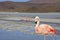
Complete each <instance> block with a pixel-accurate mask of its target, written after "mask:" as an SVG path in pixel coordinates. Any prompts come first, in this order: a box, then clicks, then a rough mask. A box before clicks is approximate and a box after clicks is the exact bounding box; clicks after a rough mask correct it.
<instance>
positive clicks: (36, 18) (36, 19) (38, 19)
mask: <svg viewBox="0 0 60 40" xmlns="http://www.w3.org/2000/svg"><path fill="white" fill-rule="evenodd" d="M38 21H40V18H39V17H38V16H36V17H35V23H36V24H37V22H38Z"/></svg>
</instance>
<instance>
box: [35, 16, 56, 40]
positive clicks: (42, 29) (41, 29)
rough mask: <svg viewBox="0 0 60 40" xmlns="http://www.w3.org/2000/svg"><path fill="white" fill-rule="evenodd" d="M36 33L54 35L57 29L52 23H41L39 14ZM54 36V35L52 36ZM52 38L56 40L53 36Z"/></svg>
mask: <svg viewBox="0 0 60 40" xmlns="http://www.w3.org/2000/svg"><path fill="white" fill-rule="evenodd" d="M35 23H36V26H35V33H37V34H43V35H52V34H53V35H54V34H56V31H55V29H54V28H52V27H51V26H50V25H47V24H41V25H39V23H40V18H39V17H38V16H36V17H35ZM51 37H52V36H51ZM52 39H53V40H54V38H53V37H52ZM44 40H46V38H45V36H44Z"/></svg>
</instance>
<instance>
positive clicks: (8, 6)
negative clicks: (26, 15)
mask: <svg viewBox="0 0 60 40" xmlns="http://www.w3.org/2000/svg"><path fill="white" fill-rule="evenodd" d="M0 11H4V12H60V3H39V4H37V3H30V2H11V1H6V2H0Z"/></svg>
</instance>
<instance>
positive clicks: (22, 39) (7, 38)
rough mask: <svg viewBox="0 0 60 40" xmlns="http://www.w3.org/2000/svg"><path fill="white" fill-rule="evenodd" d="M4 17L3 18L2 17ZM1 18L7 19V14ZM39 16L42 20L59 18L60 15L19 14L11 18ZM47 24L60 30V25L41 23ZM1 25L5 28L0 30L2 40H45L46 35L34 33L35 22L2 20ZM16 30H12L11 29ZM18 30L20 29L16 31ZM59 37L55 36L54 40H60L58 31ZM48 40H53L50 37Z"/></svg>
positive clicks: (58, 31) (47, 37) (59, 31)
mask: <svg viewBox="0 0 60 40" xmlns="http://www.w3.org/2000/svg"><path fill="white" fill-rule="evenodd" d="M1 15H2V16H1ZM1 15H0V16H1V17H7V16H8V15H7V14H1ZM37 15H38V16H39V17H41V18H57V17H60V15H44V14H17V15H14V14H13V15H10V16H17V17H20V16H29V17H35V16H37ZM42 23H45V24H49V25H51V26H53V27H54V28H55V27H56V28H59V27H60V23H47V22H41V24H42ZM0 25H3V26H4V27H3V28H0V40H44V35H37V34H35V33H34V27H35V24H34V22H24V21H20V22H19V21H16V22H15V21H4V20H0ZM12 28H13V29H14V30H11V29H12ZM15 28H18V29H19V30H18V29H15ZM56 31H57V35H55V36H53V38H54V40H60V30H59V29H56ZM46 40H52V38H51V37H50V36H46Z"/></svg>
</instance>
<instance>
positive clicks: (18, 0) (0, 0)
mask: <svg viewBox="0 0 60 40" xmlns="http://www.w3.org/2000/svg"><path fill="white" fill-rule="evenodd" d="M2 1H14V2H27V1H29V0H0V2H2Z"/></svg>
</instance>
